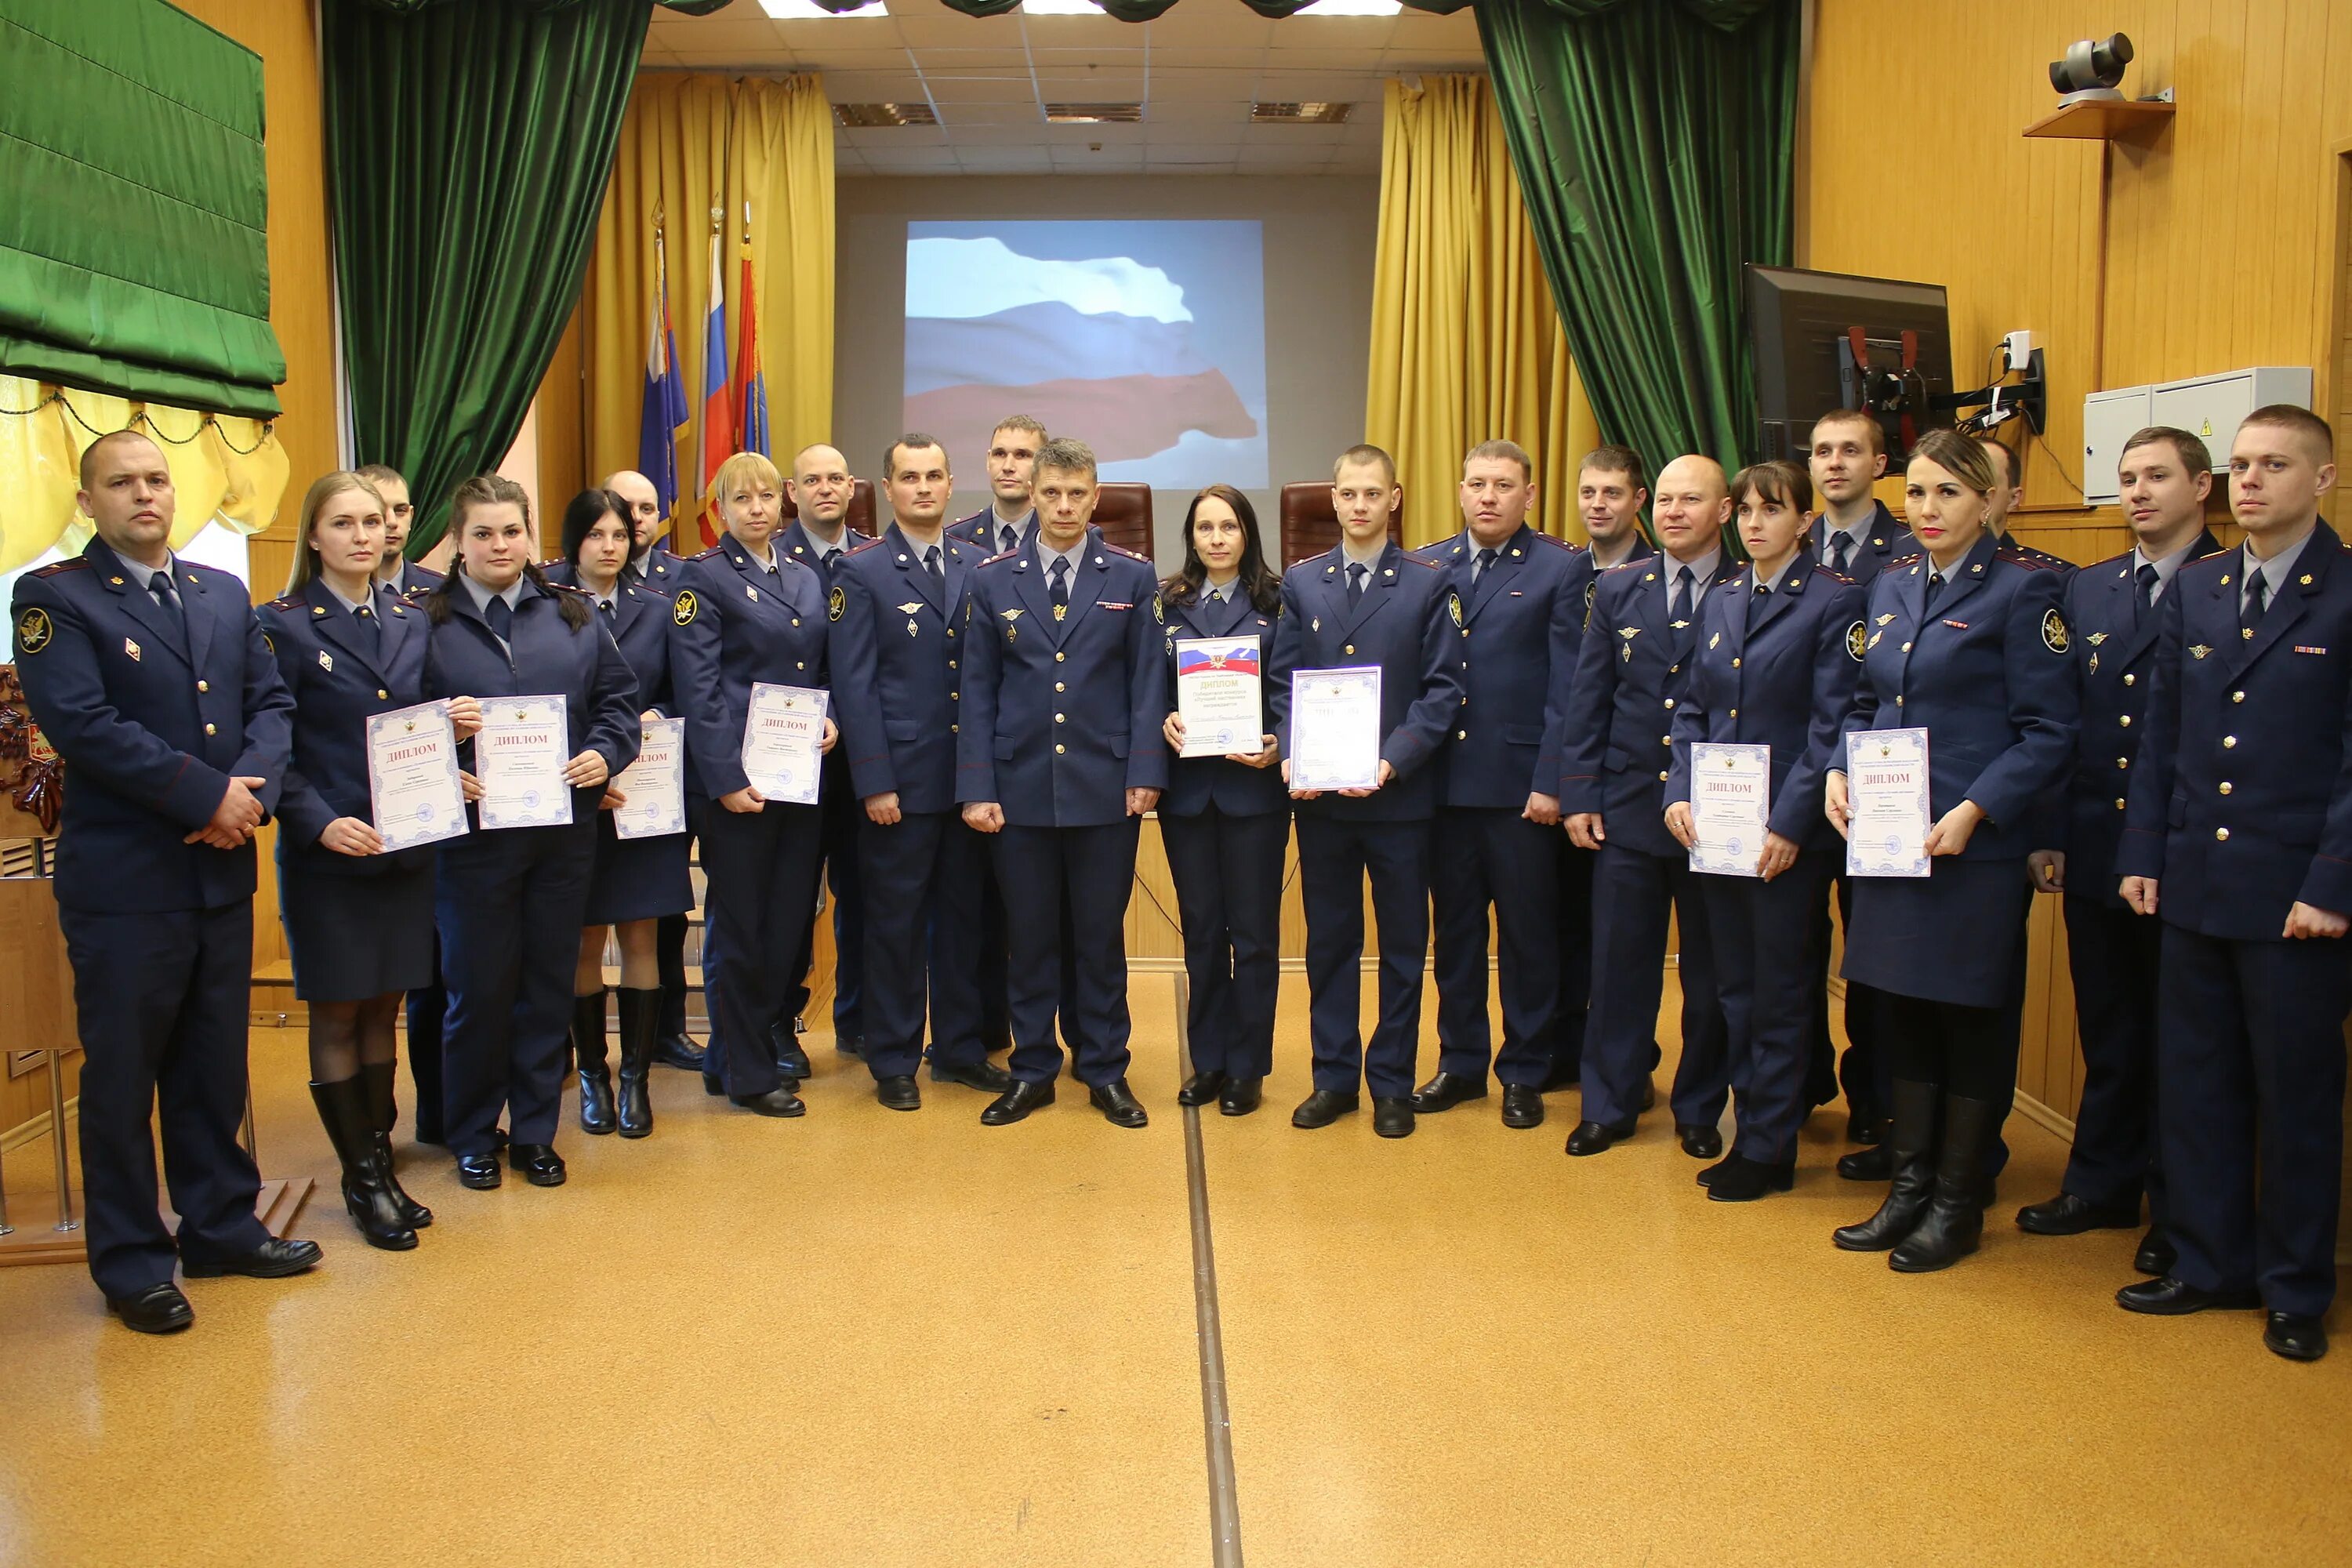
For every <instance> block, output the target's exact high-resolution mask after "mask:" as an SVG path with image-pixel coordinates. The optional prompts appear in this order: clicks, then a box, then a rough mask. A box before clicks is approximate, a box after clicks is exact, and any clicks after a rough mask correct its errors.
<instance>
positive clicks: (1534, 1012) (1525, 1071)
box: [1412, 441, 1592, 1127]
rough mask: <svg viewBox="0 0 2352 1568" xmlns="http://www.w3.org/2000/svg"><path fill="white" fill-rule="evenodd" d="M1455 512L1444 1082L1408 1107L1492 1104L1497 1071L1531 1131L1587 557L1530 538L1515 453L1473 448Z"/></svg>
mask: <svg viewBox="0 0 2352 1568" xmlns="http://www.w3.org/2000/svg"><path fill="white" fill-rule="evenodd" d="M1460 499H1461V502H1462V516H1463V519H1464V521H1465V528H1464V529H1463V531H1461V532H1460V533H1458V534H1456V535H1454V537H1453V538H1452V539H1448V540H1443V541H1440V542H1438V543H1435V544H1433V545H1430V546H1428V547H1427V548H1426V549H1423V550H1420V551H1417V552H1415V554H1417V555H1418V556H1419V557H1420V558H1421V559H1422V560H1423V561H1426V562H1429V563H1432V564H1433V565H1435V566H1437V567H1438V568H1439V569H1440V570H1441V571H1443V572H1444V574H1445V577H1446V585H1447V587H1448V588H1449V589H1450V590H1451V591H1452V592H1453V594H1454V597H1455V598H1456V599H1457V600H1458V601H1459V602H1460V603H1461V605H1462V628H1461V644H1462V663H1463V682H1464V697H1463V701H1462V706H1461V707H1460V708H1459V709H1457V710H1455V713H1454V729H1453V732H1452V734H1451V736H1450V738H1449V739H1448V740H1447V742H1445V747H1444V754H1443V756H1442V757H1441V758H1440V761H1439V763H1438V767H1439V770H1440V771H1439V774H1438V795H1439V806H1438V812H1437V819H1436V827H1435V830H1434V834H1433V847H1432V854H1431V867H1430V879H1431V892H1432V895H1433V902H1434V903H1435V906H1436V918H1437V954H1436V973H1437V1037H1438V1050H1439V1054H1438V1058H1437V1076H1436V1077H1434V1078H1433V1079H1430V1080H1429V1081H1428V1082H1427V1083H1425V1084H1423V1085H1422V1086H1421V1088H1420V1089H1418V1090H1416V1091H1415V1092H1414V1094H1413V1097H1412V1105H1413V1109H1414V1110H1416V1111H1434V1110H1446V1109H1448V1108H1449V1107H1452V1106H1455V1105H1459V1104H1460V1103H1462V1102H1463V1101H1464V1100H1480V1099H1484V1098H1485V1097H1486V1068H1487V1062H1488V1060H1489V1058H1492V1060H1493V1063H1494V1068H1495V1076H1496V1078H1497V1079H1501V1080H1502V1084H1503V1125H1504V1126H1506V1127H1534V1126H1537V1125H1538V1124H1540V1123H1541V1122H1542V1121H1543V1118H1544V1103H1543V1083H1544V1079H1546V1078H1547V1077H1549V1073H1550V1068H1551V1047H1552V1042H1553V1040H1554V1038H1555V1037H1556V1033H1557V1027H1558V1010H1559V990H1560V987H1559V899H1560V878H1559V875H1558V874H1557V873H1558V866H1557V859H1558V856H1559V843H1560V841H1561V837H1562V836H1561V834H1560V833H1559V774H1560V766H1559V743H1560V733H1559V731H1560V722H1561V720H1562V717H1563V710H1564V709H1565V707H1566V705H1567V700H1568V687H1569V683H1570V680H1571V679H1573V678H1574V676H1575V673H1576V658H1577V652H1578V649H1579V647H1580V646H1581V644H1582V642H1583V638H1584V585H1585V584H1586V583H1588V582H1589V581H1591V576H1592V557H1591V553H1590V552H1587V551H1585V550H1582V549H1580V548H1578V547H1577V546H1575V545H1572V544H1570V543H1568V542H1565V541H1562V540H1559V539H1555V538H1553V537H1551V536H1550V535H1549V534H1546V533H1540V532H1538V531H1536V530H1535V529H1532V528H1530V527H1528V522H1527V514H1528V505H1529V503H1530V502H1531V501H1533V500H1534V499H1535V474H1534V465H1533V463H1532V462H1531V461H1530V460H1529V459H1528V455H1527V453H1526V452H1525V451H1524V450H1523V449H1521V448H1520V447H1517V446H1515V445H1513V444H1512V443H1510V442H1508V441H1486V442H1483V443H1481V444H1480V445H1478V446H1476V447H1472V448H1471V449H1470V454H1469V456H1468V457H1467V458H1465V459H1464V460H1463V465H1462V484H1461V492H1460ZM1489 910H1492V911H1493V916H1494V918H1493V925H1494V929H1495V931H1496V936H1497V938H1498V939H1499V941H1500V942H1501V946H1502V955H1501V956H1502V973H1501V982H1502V988H1503V1048H1502V1051H1501V1053H1500V1054H1499V1055H1496V1054H1495V1053H1494V1051H1493V1040H1492V1034H1491V1026H1490V1025H1489V1023H1488V1021H1487V1016H1486V952H1487V940H1486V935H1487V925H1488V919H1487V914H1488V911H1489Z"/></svg>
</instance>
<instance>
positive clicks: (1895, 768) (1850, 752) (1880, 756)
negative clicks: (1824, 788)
mask: <svg viewBox="0 0 2352 1568" xmlns="http://www.w3.org/2000/svg"><path fill="white" fill-rule="evenodd" d="M1845 752H1846V761H1845V798H1846V810H1847V813H1848V815H1849V820H1848V821H1847V824H1846V840H1845V868H1846V870H1847V872H1848V873H1849V874H1850V875H1853V876H1856V877H1924V876H1926V875H1927V871H1928V866H1927V827H1928V815H1927V731H1925V730H1861V731H1855V732H1854V733H1853V734H1851V735H1849V736H1847V737H1846V742H1845Z"/></svg>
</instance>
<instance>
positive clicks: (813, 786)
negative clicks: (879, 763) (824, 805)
mask: <svg viewBox="0 0 2352 1568" xmlns="http://www.w3.org/2000/svg"><path fill="white" fill-rule="evenodd" d="M828 700H830V698H829V694H828V693H826V692H824V691H821V690H817V689H814V688H812V687H806V686H771V685H769V684H768V683H767V682H766V681H764V680H755V681H753V682H752V683H751V710H750V711H748V712H746V713H745V714H744V715H743V776H744V777H745V778H747V779H749V780H751V787H752V788H753V789H756V790H758V791H759V792H760V794H761V795H763V796H765V797H766V798H767V799H769V800H780V801H784V802H787V803H789V804H791V805H815V804H816V802H817V790H818V786H819V785H820V784H822V783H823V777H824V750H823V747H824V710H825V704H826V703H827V701H828Z"/></svg>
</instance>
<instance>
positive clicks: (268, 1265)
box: [180, 1236, 326, 1279]
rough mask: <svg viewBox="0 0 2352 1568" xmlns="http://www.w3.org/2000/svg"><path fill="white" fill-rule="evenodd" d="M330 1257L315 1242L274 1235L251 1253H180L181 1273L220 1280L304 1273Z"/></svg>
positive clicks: (282, 1277) (275, 1276)
mask: <svg viewBox="0 0 2352 1568" xmlns="http://www.w3.org/2000/svg"><path fill="white" fill-rule="evenodd" d="M324 1256H326V1255H325V1254H324V1253H322V1252H320V1250H319V1244H318V1243H317V1242H315V1241H293V1240H285V1241H281V1240H279V1239H278V1237H274V1236H273V1237H270V1238H269V1239H268V1241H265V1242H263V1243H262V1244H261V1245H260V1246H259V1247H255V1248H254V1249H253V1250H252V1251H251V1252H247V1253H240V1254H239V1255H238V1256H236V1257H235V1258H190V1257H189V1256H188V1255H187V1254H186V1253H182V1254H181V1255H180V1272H181V1273H183V1274H185V1275H186V1276H187V1277H188V1278H189V1279H219V1278H220V1277H221V1276H222V1275H224V1274H242V1275H244V1276H246V1277H247V1279H285V1278H286V1277H287V1276H288V1275H289V1274H304V1273H308V1272H309V1271H310V1270H311V1269H313V1268H317V1267H318V1266H319V1259H320V1258H323V1257H324Z"/></svg>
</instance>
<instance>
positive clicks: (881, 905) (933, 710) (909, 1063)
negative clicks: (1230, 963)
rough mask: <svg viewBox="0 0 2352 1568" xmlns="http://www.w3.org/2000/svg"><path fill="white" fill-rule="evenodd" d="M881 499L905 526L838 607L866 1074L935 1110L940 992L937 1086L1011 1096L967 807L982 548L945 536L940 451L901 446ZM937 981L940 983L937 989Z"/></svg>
mask: <svg viewBox="0 0 2352 1568" xmlns="http://www.w3.org/2000/svg"><path fill="white" fill-rule="evenodd" d="M882 472H883V481H882V482H883V488H884V490H885V492H886V493H887V496H888V498H889V501H890V510H891V511H892V513H893V514H895V516H896V518H897V521H895V522H893V523H892V524H891V525H890V526H889V528H887V530H885V531H884V532H883V535H882V537H881V539H880V540H879V541H878V542H875V543H872V544H868V545H863V546H861V547H859V548H858V549H857V550H856V551H853V552H851V553H850V555H849V556H848V557H847V558H846V559H845V560H844V561H843V562H842V563H841V566H840V569H839V571H838V572H837V573H836V574H835V584H836V586H838V587H839V589H840V590H841V592H840V593H838V594H837V595H835V596H834V597H833V599H832V601H831V607H830V609H829V611H828V613H829V614H830V615H831V616H833V619H834V622H835V626H834V628H833V640H832V644H831V649H830V651H831V657H832V659H833V691H834V705H835V710H836V711H837V713H838V714H839V717H840V722H841V738H842V743H841V745H840V746H838V747H837V748H835V749H836V750H837V751H840V752H843V753H845V755H846V757H847V759H848V761H847V763H846V766H847V769H848V773H849V783H850V788H851V790H852V792H853V794H854V795H856V798H857V800H858V802H859V808H860V809H861V810H862V811H863V812H864V813H865V816H866V821H865V823H864V824H863V825H862V826H860V827H859V829H858V833H857V839H856V843H857V854H858V861H859V867H858V877H859V881H860V883H861V885H862V886H863V887H865V888H866V889H870V890H871V892H872V894H873V902H872V906H871V908H870V909H869V910H867V912H866V921H865V940H866V954H865V957H866V963H865V966H864V967H865V973H866V1066H867V1068H870V1069H871V1070H872V1072H873V1074H874V1091H875V1097H876V1098H877V1099H878V1100H880V1101H881V1102H882V1103H883V1104H884V1105H886V1106H887V1107H889V1108H890V1109H891V1110H914V1109H916V1108H917V1107H918V1106H919V1105H921V1104H922V1091H921V1089H919V1087H918V1086H917V1085H916V1082H915V1067H916V1064H917V1063H918V1062H919V1060H920V1059H921V1058H922V1054H923V1017H924V1007H925V999H926V996H927V995H928V997H929V1014H930V1022H931V1053H930V1055H931V1080H932V1081H933V1082H934V1083H961V1084H967V1085H969V1086H971V1088H973V1089H987V1090H989V1091H990V1092H991V1093H992V1094H1002V1093H1003V1092H1004V1091H1005V1090H1006V1089H1011V1088H1012V1087H1013V1080H1012V1078H1011V1076H1010V1075H1009V1074H1007V1073H1006V1072H1005V1071H1004V1069H1003V1068H999V1067H995V1066H992V1064H991V1063H990V1062H989V1059H988V1053H987V1051H986V1050H985V1049H984V1048H983V1047H982V1043H981V1037H980V894H981V886H980V865H981V858H982V856H983V855H984V854H985V853H986V852H987V851H986V847H985V845H984V842H983V841H982V838H981V837H980V836H979V835H978V834H976V833H974V832H973V831H972V830H971V828H969V827H967V826H964V824H963V820H962V818H961V816H959V815H958V813H957V810H956V797H955V786H956V742H957V734H958V730H957V725H958V715H957V704H958V702H959V701H960V700H961V698H962V696H963V690H962V680H961V670H962V665H963V654H962V651H961V650H962V649H963V648H964V647H966V646H968V644H969V642H970V635H971V626H970V625H969V624H968V623H969V622H970V619H971V613H970V612H971V584H972V574H973V572H974V571H975V570H976V569H977V568H978V566H979V565H980V561H981V554H980V550H979V548H978V547H977V546H975V545H971V544H968V543H965V542H962V541H961V540H955V539H949V538H946V537H944V534H943V531H942V530H941V528H940V520H941V518H942V516H943V515H944V513H945V512H946V510H947V504H948V496H949V494H950V491H951V490H952V489H954V485H955V480H954V479H953V477H952V476H951V475H950V473H949V471H948V455H947V452H946V450H945V449H944V448H943V447H940V444H939V442H938V441H937V440H935V439H933V438H932V437H929V436H925V435H921V434H919V433H917V434H908V435H905V436H901V437H898V440H896V441H893V442H892V443H891V444H890V446H889V449H888V450H887V452H886V453H885V454H884V456H883V460H882ZM927 983H928V984H927Z"/></svg>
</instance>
